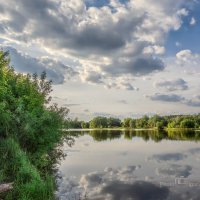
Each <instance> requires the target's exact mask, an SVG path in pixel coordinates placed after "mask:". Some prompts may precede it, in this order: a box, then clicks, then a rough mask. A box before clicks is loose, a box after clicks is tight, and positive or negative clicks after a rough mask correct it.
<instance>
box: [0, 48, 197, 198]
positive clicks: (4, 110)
mask: <svg viewBox="0 0 200 200" xmlns="http://www.w3.org/2000/svg"><path fill="white" fill-rule="evenodd" d="M51 84H52V82H51V81H47V80H46V73H45V72H43V73H42V74H41V75H40V76H38V75H37V74H33V75H30V74H27V75H24V74H21V73H16V72H15V71H14V69H13V68H12V67H11V66H10V59H9V54H8V52H3V51H0V160H1V162H0V189H1V190H0V199H4V200H38V199H42V200H53V199H55V190H56V183H55V182H56V180H55V179H56V177H55V172H56V164H57V163H58V161H59V159H62V158H63V156H64V154H63V152H62V150H61V149H60V147H61V146H62V142H63V141H68V139H69V145H70V134H69V133H65V132H69V131H77V130H81V131H84V130H86V131H88V130H91V131H93V132H91V135H92V136H93V137H94V138H96V139H97V140H102V139H105V138H106V137H105V134H104V133H101V132H100V133H98V131H97V132H95V130H102V131H104V130H105V131H108V132H109V131H112V130H116V131H118V130H124V131H127V133H126V134H125V136H126V138H131V137H133V136H134V135H135V134H134V133H129V132H128V131H129V130H130V131H131V130H133V131H134V130H136V131H138V133H137V134H138V135H141V137H144V138H145V139H148V138H150V137H152V138H156V140H160V139H161V138H162V137H166V134H165V133H161V132H162V131H164V130H168V129H169V130H199V128H200V114H197V115H176V116H175V115H173V116H158V115H154V116H152V117H148V116H144V117H142V118H139V119H132V118H126V119H124V120H121V119H118V118H113V117H109V118H106V117H95V118H93V119H92V120H91V121H89V122H84V121H79V120H78V119H74V120H73V119H69V118H66V116H67V114H68V112H69V110H68V109H67V108H63V107H61V108H59V107H58V106H57V105H56V104H51V97H50V93H51V91H52V87H51ZM145 130H152V131H154V130H162V131H160V133H159V134H157V133H156V134H154V133H153V134H152V136H149V135H148V134H147V133H142V131H145ZM140 131H141V133H140ZM67 134H69V135H67ZM137 134H136V135H137ZM145 134H146V135H145ZM68 136H69V137H68ZM108 136H109V138H112V137H118V136H120V133H118V135H117V134H116V135H115V136H114V134H113V135H111V134H110V133H109V134H108ZM168 136H170V137H173V138H174V137H177V138H180V137H181V138H192V139H193V138H194V139H195V138H199V135H194V136H192V135H191V134H189V135H188V134H186V135H184V134H177V136H175V135H170V134H169V135H168ZM64 139H65V140H64Z"/></svg>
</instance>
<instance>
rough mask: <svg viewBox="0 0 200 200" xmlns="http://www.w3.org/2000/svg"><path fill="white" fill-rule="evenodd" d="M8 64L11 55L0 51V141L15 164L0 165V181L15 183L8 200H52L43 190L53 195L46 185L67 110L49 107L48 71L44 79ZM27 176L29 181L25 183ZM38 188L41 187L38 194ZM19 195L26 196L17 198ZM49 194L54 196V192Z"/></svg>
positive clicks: (6, 154) (44, 74) (4, 160)
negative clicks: (50, 157)
mask: <svg viewBox="0 0 200 200" xmlns="http://www.w3.org/2000/svg"><path fill="white" fill-rule="evenodd" d="M9 61H10V59H9V54H8V53H7V52H3V51H0V140H1V145H3V146H4V147H5V148H4V149H3V153H4V154H5V157H3V158H2V159H3V162H5V163H7V159H8V158H11V160H12V161H10V163H12V162H13V163H12V165H13V166H10V164H9V163H8V164H5V165H4V163H1V164H0V168H1V169H2V172H3V173H2V174H3V175H2V174H1V176H0V177H1V180H0V182H5V181H7V179H10V181H14V182H15V188H16V189H15V190H14V191H13V193H9V194H8V197H6V199H15V198H14V196H16V199H38V196H37V195H41V197H40V199H41V198H42V199H50V198H49V196H48V197H47V196H44V195H43V193H44V191H43V189H44V190H45V192H46V193H48V192H50V191H49V189H48V187H49V186H47V185H45V184H46V183H45V182H46V181H47V179H48V178H47V177H48V176H46V173H48V169H49V163H50V159H49V156H50V155H51V154H52V151H53V149H54V148H55V147H56V145H57V144H58V143H59V141H60V140H61V137H62V132H61V129H62V127H63V123H64V118H65V116H66V114H67V113H68V109H66V108H58V106H57V105H56V104H54V105H49V103H50V100H51V97H50V96H49V94H50V92H51V91H52V87H51V84H52V83H51V81H47V80H46V73H45V72H43V73H42V74H41V76H37V75H36V74H34V75H33V76H31V75H29V74H27V75H24V74H17V73H16V72H15V71H14V69H13V68H12V67H10V66H9ZM4 142H5V143H4ZM11 144H13V149H12V146H11ZM1 153H2V152H1ZM8 155H9V157H6V156H8ZM11 169H13V170H11ZM13 173H14V174H13ZM26 175H27V176H28V177H29V178H27V179H26V181H25V180H24V179H23V177H24V176H26ZM47 182H48V181H47ZM50 182H51V181H50ZM50 182H48V183H50ZM48 183H47V184H48ZM50 185H51V186H52V184H51V183H50ZM36 186H37V187H38V186H39V187H38V191H36V188H35V187H36ZM43 186H44V188H43ZM45 188H46V189H45ZM28 190H30V191H28ZM31 190H33V191H34V192H33V193H31ZM19 191H20V192H19ZM19 193H21V194H23V195H24V196H23V197H22V196H20V198H18V197H17V195H19ZM50 193H51V195H50V194H49V195H50V196H52V191H51V192H50ZM13 195H14V196H13ZM43 197H44V198H43Z"/></svg>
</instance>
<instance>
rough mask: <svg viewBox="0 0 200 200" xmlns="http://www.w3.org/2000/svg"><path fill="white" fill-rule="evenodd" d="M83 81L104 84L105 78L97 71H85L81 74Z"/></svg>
mask: <svg viewBox="0 0 200 200" xmlns="http://www.w3.org/2000/svg"><path fill="white" fill-rule="evenodd" d="M80 77H81V79H82V81H84V82H89V83H93V84H98V83H104V81H103V76H102V74H101V73H100V72H96V71H84V72H83V73H82V74H80Z"/></svg>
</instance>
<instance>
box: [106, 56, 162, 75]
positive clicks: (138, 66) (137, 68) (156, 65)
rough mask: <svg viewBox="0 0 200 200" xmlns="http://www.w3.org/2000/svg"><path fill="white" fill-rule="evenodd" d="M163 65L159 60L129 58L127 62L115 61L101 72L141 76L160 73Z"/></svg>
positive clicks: (148, 57) (147, 57)
mask: <svg viewBox="0 0 200 200" xmlns="http://www.w3.org/2000/svg"><path fill="white" fill-rule="evenodd" d="M164 67H165V66H164V63H163V61H162V60H161V59H159V58H153V57H151V56H146V57H145V56H144V57H142V58H137V57H136V58H131V60H129V61H124V60H123V61H119V60H118V61H115V62H113V63H112V65H108V66H104V67H103V70H104V71H105V72H107V73H109V74H114V75H120V74H131V75H135V76H143V75H147V74H150V73H152V72H155V71H162V70H163V69H164Z"/></svg>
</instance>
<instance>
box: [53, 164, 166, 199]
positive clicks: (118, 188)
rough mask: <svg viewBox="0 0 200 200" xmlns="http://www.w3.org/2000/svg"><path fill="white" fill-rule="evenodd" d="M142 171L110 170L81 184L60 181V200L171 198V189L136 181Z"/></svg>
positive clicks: (91, 175)
mask: <svg viewBox="0 0 200 200" xmlns="http://www.w3.org/2000/svg"><path fill="white" fill-rule="evenodd" d="M139 168H140V166H139V167H138V166H128V167H124V168H117V169H113V168H106V169H105V170H104V171H101V172H91V173H88V174H85V175H83V176H82V177H81V179H80V182H79V183H78V184H77V183H75V182H74V181H73V180H69V179H66V180H65V181H60V180H59V183H58V185H59V190H58V192H57V196H59V197H60V199H70V197H71V198H72V196H74V197H78V198H81V197H86V198H88V199H94V200H95V199H96V200H100V199H106V200H116V199H147V198H148V199H149V200H154V199H161V200H162V199H163V200H164V199H166V198H167V196H168V194H169V189H168V188H167V187H161V186H159V185H157V184H154V183H150V182H146V181H142V180H137V179H136V178H134V172H135V170H137V169H139ZM70 185H71V188H70ZM84 192H85V193H84ZM78 198H77V199H78ZM75 199H76V198H75Z"/></svg>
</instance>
